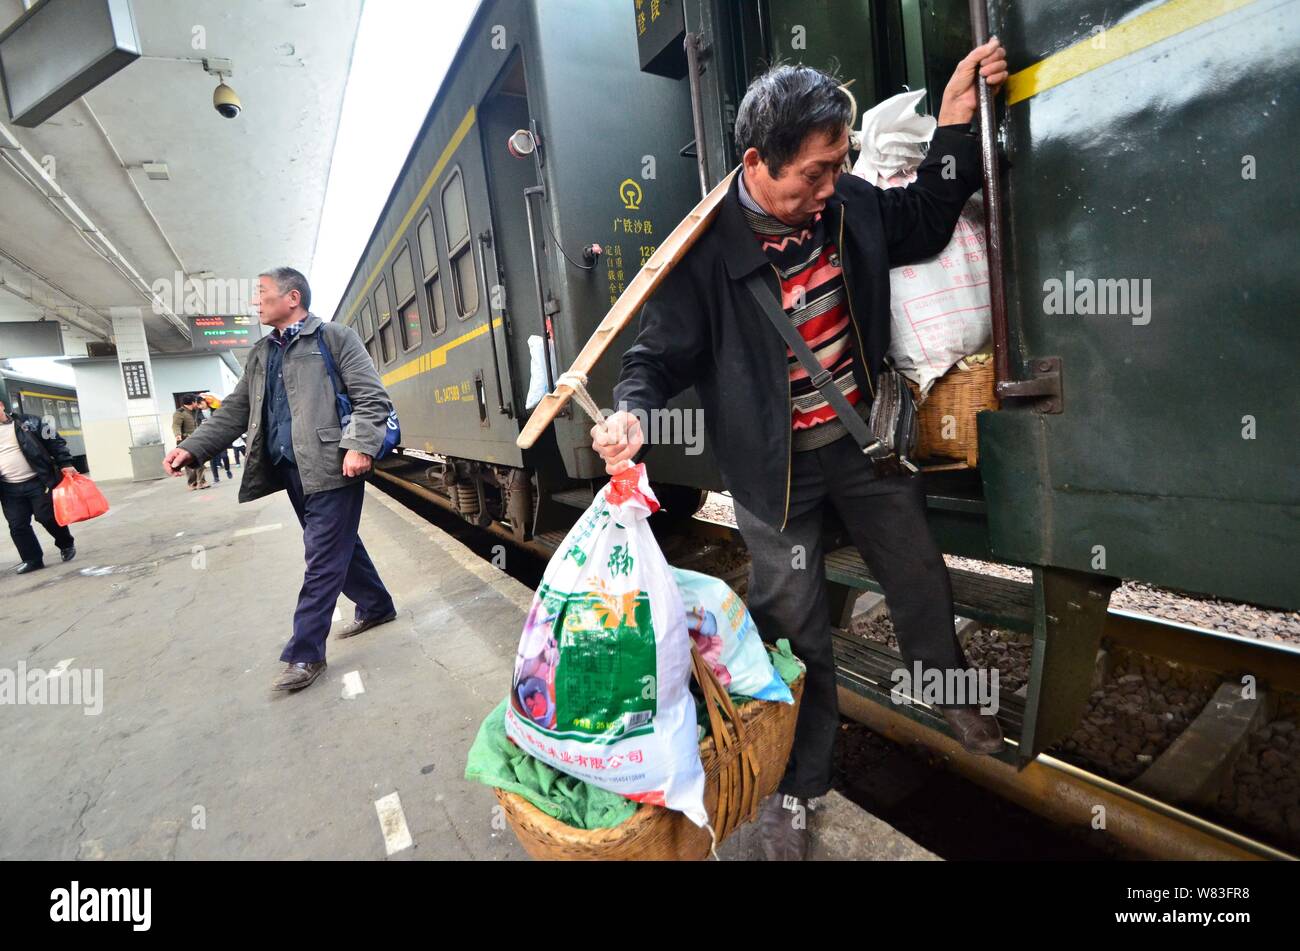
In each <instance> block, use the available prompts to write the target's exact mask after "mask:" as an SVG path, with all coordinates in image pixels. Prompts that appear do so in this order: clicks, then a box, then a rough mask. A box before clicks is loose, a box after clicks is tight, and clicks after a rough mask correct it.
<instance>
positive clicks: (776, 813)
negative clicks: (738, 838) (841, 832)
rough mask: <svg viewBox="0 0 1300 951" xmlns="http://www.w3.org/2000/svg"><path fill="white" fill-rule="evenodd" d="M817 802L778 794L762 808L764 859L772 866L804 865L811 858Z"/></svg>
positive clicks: (764, 801)
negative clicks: (810, 826) (812, 821)
mask: <svg viewBox="0 0 1300 951" xmlns="http://www.w3.org/2000/svg"><path fill="white" fill-rule="evenodd" d="M815 803H816V800H812V799H800V798H799V797H798V796H787V795H785V794H784V793H780V792H775V793H773V794H772V795H770V796H768V797H767V798H766V799H764V800H763V802H762V803H761V804H760V805H759V807H758V828H759V833H760V838H761V841H762V845H763V858H764V859H766V860H767V861H769V862H802V861H804V860H805V859H806V858H808V839H809V834H808V821H809V816H810V814H811V813H812V811H813V810H814V809H816V805H815Z"/></svg>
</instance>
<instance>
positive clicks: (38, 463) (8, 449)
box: [0, 402, 77, 575]
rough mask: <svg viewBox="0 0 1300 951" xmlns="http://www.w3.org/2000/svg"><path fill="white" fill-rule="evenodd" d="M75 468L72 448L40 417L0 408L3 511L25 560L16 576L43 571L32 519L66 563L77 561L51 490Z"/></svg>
mask: <svg viewBox="0 0 1300 951" xmlns="http://www.w3.org/2000/svg"><path fill="white" fill-rule="evenodd" d="M71 467H72V454H71V453H70V452H68V444H67V443H66V442H64V441H63V437H62V436H60V435H59V434H58V432H57V431H56V430H55V429H54V427H53V426H49V427H46V426H45V425H44V423H42V421H41V418H40V417H39V416H29V415H27V414H26V413H14V414H12V415H10V414H9V413H8V412H7V408H6V407H5V404H4V403H3V402H0V506H2V507H3V509H4V516H5V521H6V522H8V523H9V537H10V538H12V539H13V541H14V547H15V548H17V549H18V557H19V558H21V559H22V564H20V565H19V566H18V567H17V568H16V569H15V570H14V572H15V574H20V575H22V574H26V573H27V572H29V571H36V570H38V569H40V568H44V567H45V553H44V551H42V549H41V543H40V541H39V540H38V539H37V537H36V531H35V530H34V529H33V528H32V518H33V517H35V518H36V521H38V522H40V523H41V525H43V526H44V527H45V530H46V531H47V532H49V533H50V535H51V536H52V537H53V538H54V544H55V545H56V546H58V549H59V553H60V555H61V556H62V558H63V560H64V561H71V560H72V559H73V558H75V557H76V554H77V549H76V545H75V543H74V541H73V538H72V532H70V531H68V528H67V526H66V525H60V524H59V523H58V521H57V520H56V519H55V517H54V504H53V501H52V500H51V498H50V490H51V489H53V488H54V487H55V486H57V485H58V484H59V483H60V481H62V475H61V470H62V469H65V468H71Z"/></svg>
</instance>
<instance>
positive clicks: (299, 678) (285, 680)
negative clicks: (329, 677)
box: [271, 660, 325, 690]
mask: <svg viewBox="0 0 1300 951" xmlns="http://www.w3.org/2000/svg"><path fill="white" fill-rule="evenodd" d="M324 671H325V661H323V660H322V661H321V662H320V663H317V664H309V663H307V662H305V661H299V662H298V663H296V664H286V665H285V668H284V672H283V673H282V674H280V676H279V677H278V678H277V679H276V681H275V683H273V684H272V685H271V687H272V689H274V690H301V689H302V688H303V687H307V686H310V685H311V683H312V682H313V681H314V680H315V679H316V678H317V677H319V676H320V675H321V674H322V673H324Z"/></svg>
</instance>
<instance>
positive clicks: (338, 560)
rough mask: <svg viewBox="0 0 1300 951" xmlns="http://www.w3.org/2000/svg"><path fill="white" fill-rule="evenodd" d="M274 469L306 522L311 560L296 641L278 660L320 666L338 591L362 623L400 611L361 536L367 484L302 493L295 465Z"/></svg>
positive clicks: (305, 545) (297, 615) (307, 553)
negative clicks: (349, 602)
mask: <svg viewBox="0 0 1300 951" xmlns="http://www.w3.org/2000/svg"><path fill="white" fill-rule="evenodd" d="M276 468H277V469H278V470H279V472H280V477H281V478H282V479H283V480H284V487H285V490H286V491H287V492H288V493H289V501H290V502H292V503H293V510H294V512H295V513H297V515H298V521H299V522H300V523H301V524H302V543H303V549H304V556H305V557H306V559H307V571H306V573H305V574H304V575H303V579H302V590H301V591H299V592H298V609H297V610H296V611H295V612H294V615H293V637H291V638H289V643H287V644H285V645H284V652H283V653H281V655H280V660H282V661H284V662H285V663H286V664H296V663H298V662H299V661H306V662H308V663H316V662H318V661H322V660H324V659H325V639H326V638H327V637H328V636H329V632H330V619H331V618H332V617H333V616H334V607H335V605H336V604H337V603H338V600H339V593H340V592H342V593H343V594H344V595H346V596H347V598H348V600H349V601H351V602H352V603H353V604H355V605H356V612H355V614H354V617H355V618H356V619H357V620H358V621H360V620H370V619H374V618H381V617H387V616H388V615H389V614H392V613H393V611H394V610H396V609H395V608H394V607H393V599H392V597H391V596H390V595H389V594H388V589H387V588H385V587H384V582H383V581H382V580H381V579H380V577H379V572H378V571H376V570H375V565H374V562H372V561H371V560H370V555H369V553H367V551H366V546H365V545H363V544H361V537H360V536H359V535H358V534H357V529H358V528H359V527H360V525H361V506H362V503H363V502H364V501H365V498H366V485H365V482H364V481H363V480H361V479H358V480H357V481H356V482H354V483H352V484H351V485H345V486H342V487H340V488H337V489H328V490H326V491H324V492H313V493H311V494H310V495H304V494H303V491H302V479H301V478H300V476H299V474H298V467H297V466H295V465H293V464H292V463H288V462H281V463H279V464H278V465H277V466H276Z"/></svg>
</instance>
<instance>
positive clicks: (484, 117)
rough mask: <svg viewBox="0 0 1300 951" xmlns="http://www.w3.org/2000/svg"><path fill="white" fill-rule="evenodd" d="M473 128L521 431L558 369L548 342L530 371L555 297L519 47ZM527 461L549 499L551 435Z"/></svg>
mask: <svg viewBox="0 0 1300 951" xmlns="http://www.w3.org/2000/svg"><path fill="white" fill-rule="evenodd" d="M478 125H479V130H480V132H479V134H480V139H481V142H482V147H483V162H484V165H485V167H486V169H487V182H488V204H489V208H490V211H491V222H492V227H491V230H490V232H488V238H489V240H488V241H487V242H485V243H484V245H483V250H484V260H485V262H486V263H485V268H486V274H487V275H488V276H487V278H486V282H487V284H488V285H489V288H490V291H489V297H490V298H491V300H492V305H493V313H494V314H499V315H500V316H501V318H502V327H503V328H504V329H505V333H503V334H502V337H501V340H502V344H503V346H502V358H503V359H502V366H501V374H502V380H503V383H502V386H503V389H504V391H505V394H506V396H505V399H506V401H507V403H508V405H510V406H511V407H512V409H513V412H514V418H515V419H516V420H517V421H518V425H519V426H522V425H523V421H524V420H526V419H527V418H528V413H529V410H528V409H527V408H526V407H525V405H524V404H525V402H526V398H527V395H528V393H529V390H530V388H532V387H545V388H546V389H547V390H548V391H549V390H551V389H554V381H555V378H556V377H557V376H558V375H559V374H560V372H561V370H562V368H561V367H559V366H558V365H556V363H555V360H554V356H555V355H554V352H553V351H554V343H553V342H552V343H549V344H548V345H547V346H545V347H543V348H542V350H543V363H542V365H541V367H540V368H535V367H533V366H532V365H531V352H530V348H529V338H530V337H541V338H542V340H543V341H544V342H546V341H551V340H552V339H553V338H552V334H551V327H550V325H549V316H548V315H547V314H545V313H544V312H543V303H542V301H543V300H546V299H548V298H549V299H553V295H552V288H550V287H549V285H548V281H547V272H546V263H545V254H544V251H543V249H544V248H545V241H546V237H545V235H544V233H543V232H542V230H541V229H544V228H545V227H546V225H545V224H544V223H543V221H542V218H541V216H542V215H545V214H547V211H546V209H545V207H544V206H543V203H542V201H541V200H540V199H539V198H538V197H536V196H537V195H538V194H539V190H540V187H541V180H540V176H539V167H540V164H541V162H542V161H543V158H542V156H541V155H540V154H538V150H536V148H535V142H534V140H533V136H534V135H535V134H536V132H537V130H536V127H535V124H534V122H533V116H532V110H531V108H530V104H529V98H528V83H527V78H526V70H525V58H524V51H523V49H522V48H520V47H516V48H515V49H514V50H513V51H512V53H511V54H510V57H509V59H508V60H507V62H506V65H505V66H504V67H503V68H502V70H501V72H500V73H499V74H498V76H497V78H496V81H495V82H494V83H493V84H492V86H491V88H490V89H489V90H488V94H487V95H486V96H485V97H484V99H483V101H482V103H481V104H480V106H479V108H478ZM539 370H540V372H538V371H539ZM534 374H537V379H536V380H534V379H533V376H534ZM527 462H528V465H529V467H530V468H532V469H533V470H534V471H535V473H536V475H537V479H538V492H539V494H541V495H546V496H547V497H549V493H546V492H543V491H542V487H543V486H545V485H559V484H561V483H563V482H565V481H566V475H565V472H564V466H563V462H562V461H561V459H560V457H559V455H558V451H557V450H556V449H555V447H554V436H553V433H551V432H548V434H547V436H546V437H545V438H544V440H543V441H542V442H541V443H539V446H538V449H537V450H534V451H533V452H532V453H531V454H530V455H529V456H528V459H527ZM546 510H547V506H546V505H545V504H543V506H542V511H541V512H540V514H539V518H540V520H541V521H540V522H539V524H543V523H544V524H545V525H547V526H549V525H551V524H552V522H553V519H552V518H551V517H550V515H548V513H547V511H546ZM571 515H572V513H571V512H568V513H564V516H565V517H571ZM560 521H561V522H562V521H563V519H561V520H560ZM557 524H558V523H557ZM539 530H540V529H539Z"/></svg>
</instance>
